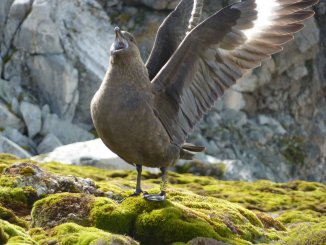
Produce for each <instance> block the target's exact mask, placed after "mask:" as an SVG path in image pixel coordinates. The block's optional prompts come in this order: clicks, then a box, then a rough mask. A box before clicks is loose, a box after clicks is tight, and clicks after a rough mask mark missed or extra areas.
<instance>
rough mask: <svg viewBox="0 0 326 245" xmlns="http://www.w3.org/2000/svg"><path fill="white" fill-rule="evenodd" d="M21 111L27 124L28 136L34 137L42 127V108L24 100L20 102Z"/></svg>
mask: <svg viewBox="0 0 326 245" xmlns="http://www.w3.org/2000/svg"><path fill="white" fill-rule="evenodd" d="M20 111H21V114H22V116H23V119H24V121H25V124H26V126H27V131H28V136H29V137H30V138H33V137H34V136H35V135H36V134H37V133H38V132H40V131H41V127H42V120H41V119H42V118H41V117H42V114H41V109H40V108H39V107H38V106H37V105H34V104H31V103H28V102H24V101H23V102H22V103H21V104H20Z"/></svg>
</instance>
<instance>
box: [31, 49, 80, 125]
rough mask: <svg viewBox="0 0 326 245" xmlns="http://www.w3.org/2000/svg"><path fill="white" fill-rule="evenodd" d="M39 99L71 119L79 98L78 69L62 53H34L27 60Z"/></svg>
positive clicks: (54, 110) (60, 114) (55, 111)
mask: <svg viewBox="0 0 326 245" xmlns="http://www.w3.org/2000/svg"><path fill="white" fill-rule="evenodd" d="M27 66H28V68H29V70H30V72H31V77H32V79H33V84H34V86H35V87H36V88H37V89H38V91H39V92H38V93H39V96H38V98H39V100H40V101H41V102H43V103H44V104H49V105H50V107H51V109H52V111H53V112H54V113H57V114H58V115H59V116H60V117H61V118H63V119H66V120H68V121H71V120H72V118H73V116H74V113H75V108H76V106H77V103H78V99H79V92H78V71H77V70H76V69H75V68H74V67H73V66H72V65H71V63H69V62H68V60H67V59H66V58H65V57H64V56H62V55H51V56H43V55H35V56H31V57H30V58H29V59H28V60H27Z"/></svg>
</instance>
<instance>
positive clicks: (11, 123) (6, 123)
mask: <svg viewBox="0 0 326 245" xmlns="http://www.w3.org/2000/svg"><path fill="white" fill-rule="evenodd" d="M6 127H11V128H16V129H22V128H23V127H24V124H23V122H22V120H21V119H20V118H18V117H17V116H16V115H15V114H13V113H12V112H11V111H10V108H9V106H8V105H6V104H4V103H2V102H1V101H0V128H2V129H4V128H6Z"/></svg>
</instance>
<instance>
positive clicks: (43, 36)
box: [13, 0, 63, 54]
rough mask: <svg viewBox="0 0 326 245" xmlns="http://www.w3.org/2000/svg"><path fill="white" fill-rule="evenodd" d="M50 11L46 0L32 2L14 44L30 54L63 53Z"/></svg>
mask: <svg viewBox="0 0 326 245" xmlns="http://www.w3.org/2000/svg"><path fill="white" fill-rule="evenodd" d="M27 1H28V0H27ZM13 6H14V5H13ZM52 11H53V10H52V7H51V5H50V4H49V2H48V1H40V0H35V1H34V2H33V8H32V11H31V12H30V13H29V15H28V17H27V18H26V20H25V21H24V22H23V24H22V25H21V27H20V29H19V31H18V33H17V35H16V38H15V42H14V45H15V47H16V48H17V49H20V50H24V51H26V52H28V53H30V54H61V53H63V49H62V47H61V44H60V39H59V35H58V32H57V28H56V25H55V23H54V22H53V21H52V19H51V16H50V15H51V12H52Z"/></svg>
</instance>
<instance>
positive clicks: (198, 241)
mask: <svg viewBox="0 0 326 245" xmlns="http://www.w3.org/2000/svg"><path fill="white" fill-rule="evenodd" d="M187 245H228V244H227V243H224V242H221V241H217V240H215V239H213V238H206V237H197V238H195V239H193V240H191V241H189V242H188V243H187Z"/></svg>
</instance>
